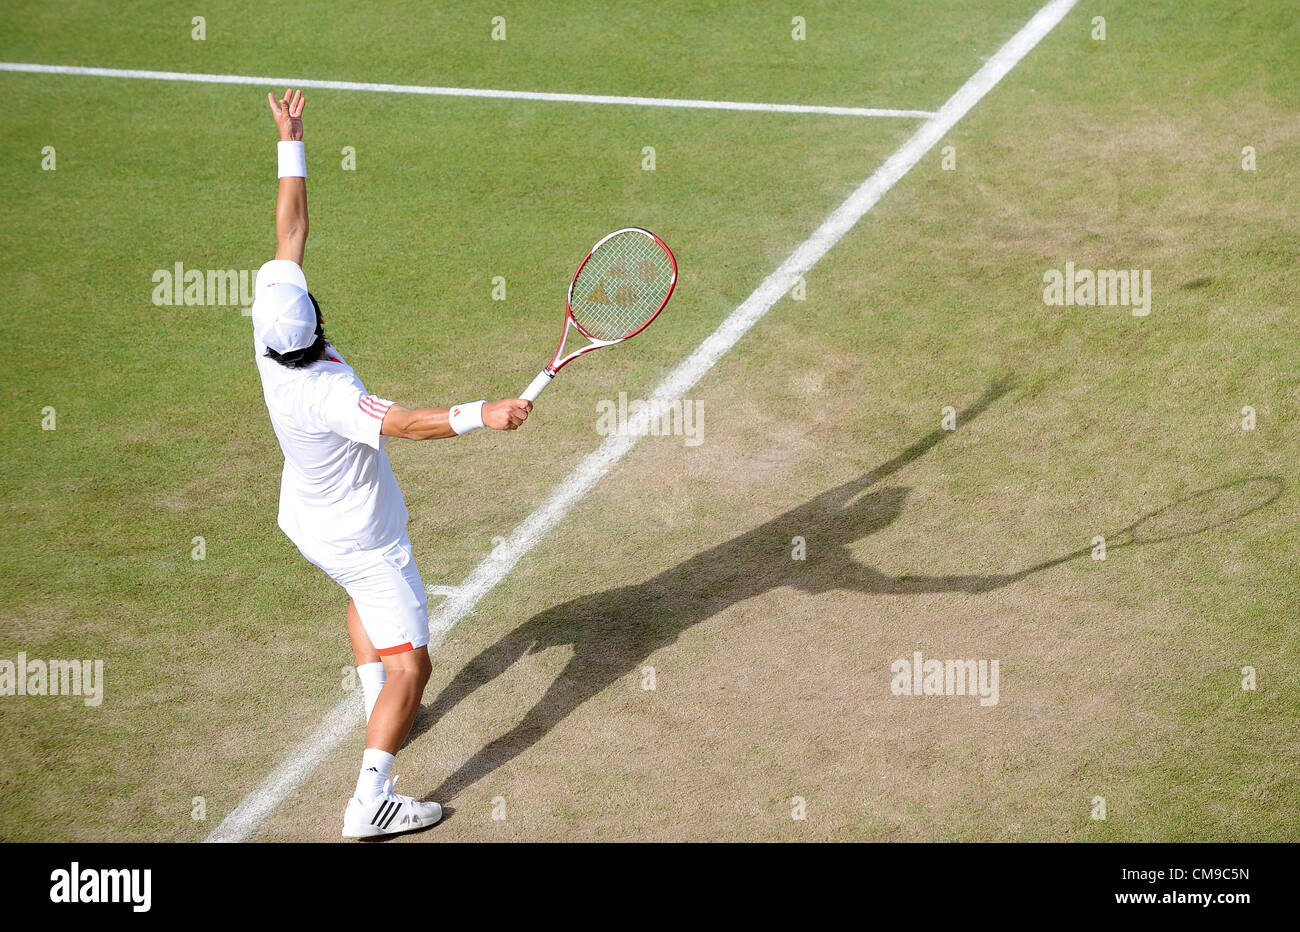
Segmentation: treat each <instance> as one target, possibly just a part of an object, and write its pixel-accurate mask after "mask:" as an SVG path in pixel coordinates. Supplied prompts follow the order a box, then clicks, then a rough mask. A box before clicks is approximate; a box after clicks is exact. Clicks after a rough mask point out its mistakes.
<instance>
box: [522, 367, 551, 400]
mask: <svg viewBox="0 0 1300 932" xmlns="http://www.w3.org/2000/svg"><path fill="white" fill-rule="evenodd" d="M553 378H555V376H554V374H552V373H550V372H547V371H546V370H545V369H543V370H542V371H541V372H539V373H537V378H535V379H533V381H532V384H531V385H529V386H528V387H527V388H525V389H524V393H523V394H522V395H520V396H519V397H520V398H522V399H523V400H524V401H536V400H537V396H538V395H540V394H541V393H542V391H543V390H544V389H545V388H546V386H548V385H550V384H551V379H553Z"/></svg>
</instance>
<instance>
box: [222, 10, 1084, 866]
mask: <svg viewBox="0 0 1300 932" xmlns="http://www.w3.org/2000/svg"><path fill="white" fill-rule="evenodd" d="M1076 2H1077V0H1051V2H1050V3H1048V4H1047V5H1046V6H1044V7H1043V8H1042V9H1041V10H1039V11H1038V12H1037V13H1036V14H1035V15H1034V17H1033V18H1032V19H1030V20H1029V22H1028V23H1026V24H1025V26H1024V28H1022V29H1021V30H1020V31H1019V32H1018V33H1016V34H1015V35H1014V36H1012V37H1011V39H1010V40H1008V42H1007V43H1006V45H1004V46H1002V48H1000V49H998V51H997V53H996V54H995V55H994V56H993V57H992V58H990V59H989V60H988V61H987V62H985V64H984V66H983V67H982V68H980V70H979V71H977V72H975V74H974V75H973V76H972V77H971V78H970V80H968V81H967V82H966V83H965V84H963V85H962V86H961V88H960V89H959V90H958V91H957V93H955V94H953V95H952V97H950V98H949V99H948V102H947V103H945V104H944V105H943V106H942V107H941V108H940V109H939V112H938V113H936V114H935V115H934V117H933V118H932V119H930V120H927V121H926V122H925V124H924V125H923V126H922V127H921V128H920V129H918V130H917V131H916V133H915V135H913V136H912V138H910V139H909V140H907V142H905V143H903V145H902V147H901V148H900V149H899V150H898V151H897V152H895V153H894V154H893V155H891V156H890V157H889V159H888V160H887V161H886V162H885V163H884V164H883V165H881V166H880V168H878V169H876V172H875V174H873V175H872V176H871V177H870V178H868V179H867V180H866V181H864V182H863V183H862V185H861V187H859V188H858V189H857V190H856V191H854V192H853V193H852V194H851V195H849V199H848V200H846V201H845V202H844V203H843V204H841V205H840V206H839V207H837V208H836V209H835V211H834V212H833V213H832V214H831V215H830V216H829V217H827V218H826V220H825V221H823V222H822V225H821V226H819V227H818V228H817V229H816V230H814V231H813V234H812V236H810V237H808V239H806V240H804V242H803V243H801V244H800V245H799V247H798V248H797V249H795V251H794V252H793V253H791V254H790V257H789V258H788V259H786V260H785V261H784V262H782V263H781V265H780V266H779V267H778V268H777V270H776V271H775V272H773V273H772V274H771V275H769V276H768V277H767V278H766V279H764V280H763V283H762V284H761V285H759V286H758V287H757V288H756V289H755V290H754V293H753V294H751V295H750V296H749V297H748V298H746V299H745V301H744V303H742V304H741V305H740V306H739V307H738V308H736V309H735V310H734V311H732V312H731V315H730V316H729V317H728V318H727V319H726V320H724V321H723V322H722V324H721V325H720V326H719V327H718V329H717V330H715V331H714V332H713V333H712V334H711V335H710V336H709V337H708V338H707V339H706V340H705V341H704V342H703V343H701V344H700V345H699V346H698V347H697V348H696V349H695V351H694V352H693V353H691V355H690V356H688V357H686V359H685V360H683V361H682V363H681V364H680V365H678V366H677V368H676V369H674V370H673V371H672V372H671V373H669V374H668V376H667V378H665V379H664V380H663V381H662V382H661V383H660V384H659V387H658V388H656V389H655V392H654V395H653V396H652V397H653V398H654V399H656V400H661V401H670V400H673V399H676V398H679V397H681V395H682V394H683V393H684V392H686V391H688V390H689V389H690V388H691V386H693V385H694V384H695V383H696V382H698V381H699V380H700V379H701V378H702V377H703V376H704V374H705V373H706V372H708V371H709V370H710V369H711V368H713V366H714V364H715V363H717V361H718V360H719V359H721V358H722V356H723V354H724V353H726V352H727V350H729V349H731V347H733V346H735V344H736V342H737V341H738V340H739V339H740V338H741V337H742V336H744V335H745V333H746V332H747V331H748V330H749V329H750V328H751V327H753V326H754V324H756V323H757V322H758V321H759V320H760V319H761V318H762V317H763V315H764V314H766V313H767V312H768V311H769V310H770V309H771V308H772V306H773V305H774V304H776V302H777V301H778V300H780V298H781V297H782V296H783V295H784V294H786V292H788V291H789V290H790V289H791V288H792V287H794V283H795V280H796V279H797V278H799V277H800V276H801V275H804V274H806V273H807V272H808V271H809V270H810V269H811V268H812V267H813V266H814V265H816V264H817V262H818V260H819V259H821V257H822V256H824V255H826V253H827V252H828V251H829V250H830V248H831V247H832V246H834V245H835V244H836V243H838V242H839V241H840V239H841V238H842V237H843V236H844V234H845V233H847V232H848V231H849V230H850V229H852V228H853V225H854V224H855V223H857V222H858V221H859V220H860V219H862V217H863V216H864V215H865V214H866V213H867V211H869V210H870V209H871V208H872V207H873V206H874V205H875V204H876V202H877V201H879V200H880V199H881V198H882V197H883V196H884V195H885V193H886V192H887V191H889V189H890V188H892V187H893V186H894V185H895V184H896V183H897V182H898V180H899V179H900V178H902V177H903V176H904V175H905V174H907V172H908V171H909V170H910V169H911V168H912V167H913V166H914V165H916V163H917V162H919V161H920V160H921V159H922V158H923V157H924V156H925V154H926V153H927V152H929V151H930V149H932V148H933V147H934V145H935V144H936V143H937V142H938V141H939V140H940V139H942V138H943V137H944V136H945V135H946V134H947V133H948V131H949V130H951V129H952V128H953V127H954V126H956V125H957V122H958V121H959V120H960V119H961V118H962V117H963V116H965V115H966V114H967V112H969V110H970V109H971V107H973V106H975V104H976V103H978V102H979V100H980V99H981V98H982V97H983V96H984V95H985V94H987V93H988V92H989V91H990V90H992V89H993V87H994V86H995V85H996V84H997V83H998V82H999V81H1000V80H1002V78H1003V77H1005V76H1006V74H1007V73H1008V72H1009V71H1011V69H1012V68H1014V67H1015V66H1016V64H1017V63H1019V61H1020V60H1021V59H1022V58H1024V57H1025V56H1026V55H1027V54H1029V52H1030V50H1031V49H1033V47H1034V46H1036V45H1037V44H1038V43H1039V41H1040V40H1041V39H1042V38H1043V36H1045V35H1047V34H1048V33H1049V32H1051V31H1052V28H1053V27H1054V26H1055V25H1056V24H1057V23H1059V22H1060V21H1061V19H1062V18H1063V17H1064V16H1065V14H1066V13H1068V12H1069V11H1070V9H1071V7H1073V6H1074V4H1075V3H1076ZM649 407H650V406H645V407H643V409H642V412H643V414H644V412H645V411H646V410H648V408H649ZM631 433H632V431H631V430H629V431H628V434H625V435H622V436H611V437H609V438H608V439H606V440H605V442H604V443H602V444H601V445H600V447H599V448H598V449H597V450H596V451H595V452H594V453H591V454H589V455H588V456H587V457H586V458H585V459H584V460H583V461H582V462H581V463H579V464H578V465H577V466H576V467H575V468H574V470H573V471H572V472H571V473H569V475H568V476H567V477H566V478H565V479H564V481H563V482H561V483H560V485H559V487H558V488H557V489H556V490H555V491H554V492H553V493H552V494H551V497H550V498H549V499H547V501H546V503H545V504H543V505H542V506H541V507H540V508H538V509H537V510H536V511H534V512H533V513H532V514H531V515H529V516H528V517H527V518H525V519H524V521H523V523H522V524H520V525H519V526H518V527H517V528H515V529H514V531H513V532H512V533H511V534H510V536H509V537H508V538H507V539H506V541H505V542H504V543H503V544H501V545H500V546H498V547H497V548H496V549H495V550H493V551H492V553H490V554H489V555H488V556H487V558H486V559H484V560H483V562H482V563H480V564H479V565H478V567H476V568H475V569H474V571H473V572H472V573H470V574H469V576H468V577H466V579H465V581H464V582H463V583H461V584H460V586H458V587H456V591H455V592H454V593H453V594H452V595H450V596H449V597H448V598H447V599H446V601H444V602H443V603H442V604H441V605H440V606H439V608H438V611H437V613H436V614H435V615H434V617H433V618H432V619H430V629H431V635H432V641H431V642H430V643H431V644H436V643H437V642H438V640H439V639H441V638H442V636H443V635H445V634H446V633H447V631H448V630H450V628H451V627H452V625H454V624H455V623H456V622H458V621H460V620H461V619H462V618H464V617H465V615H466V614H468V613H469V612H470V610H471V609H472V608H473V607H474V605H475V604H476V603H477V602H478V601H479V599H481V598H482V597H483V596H484V595H486V594H487V593H488V592H490V591H491V590H492V589H493V587H495V586H496V585H497V583H499V582H501V580H503V579H504V578H505V577H506V575H507V574H508V573H509V572H510V570H511V569H513V568H514V566H515V564H516V563H518V562H519V561H520V559H521V558H522V557H523V556H524V554H526V553H528V551H529V550H531V549H533V547H535V546H536V545H537V543H538V542H539V541H540V540H541V539H542V537H544V536H545V535H546V533H547V532H548V531H550V530H551V528H553V527H555V525H556V524H558V523H559V522H560V521H561V519H563V518H564V516H565V515H566V514H567V513H568V512H569V509H571V508H572V507H573V506H574V504H576V503H577V502H578V501H579V500H580V499H581V498H582V496H583V495H585V494H586V493H587V492H588V491H590V489H591V488H592V486H594V485H595V484H596V483H597V482H599V481H600V479H601V477H603V476H604V475H605V474H606V473H607V472H609V471H610V469H611V468H613V466H614V464H616V463H617V462H618V461H619V460H621V459H622V458H623V457H624V456H626V455H627V452H628V451H629V450H630V449H632V446H633V445H634V444H635V443H636V439H637V438H636V437H635V436H629V435H630V434H631ZM360 716H361V703H360V700H358V698H357V697H356V696H355V695H349V696H348V697H347V698H345V699H344V700H342V701H341V702H340V703H339V704H338V705H337V706H336V707H335V708H334V709H332V710H331V711H330V712H329V713H328V714H327V715H326V717H325V721H324V722H322V723H321V726H320V727H319V728H317V729H316V732H315V734H313V735H312V736H311V737H310V738H308V739H307V740H306V741H305V742H303V743H302V744H300V745H299V746H298V747H296V748H294V749H293V750H292V751H291V752H290V753H289V756H288V758H286V759H285V761H284V763H282V764H281V765H280V766H279V767H277V768H276V769H275V770H274V771H272V772H271V774H270V776H268V777H267V778H266V779H265V780H264V781H263V782H262V784H261V785H260V786H259V787H257V789H255V790H253V792H251V793H249V794H248V796H247V797H245V799H244V801H243V802H241V803H240V804H239V805H238V806H237V807H236V808H235V810H234V811H233V812H231V813H230V815H228V816H226V818H225V819H224V820H223V821H222V823H221V824H220V825H218V826H217V827H216V828H215V829H214V830H213V831H212V834H210V835H209V836H208V838H207V840H208V841H243V840H244V839H246V838H248V836H249V835H251V834H252V833H253V832H254V831H256V830H257V828H258V826H260V825H261V824H262V821H263V820H264V819H265V818H266V817H267V816H268V815H270V813H271V812H272V810H274V809H275V807H276V806H277V805H278V804H279V803H280V801H281V800H283V799H284V798H285V797H287V796H288V795H289V794H290V793H292V792H293V791H294V790H295V789H296V788H297V787H298V785H299V784H300V783H301V782H302V781H303V780H304V779H305V778H306V777H307V775H308V774H309V773H310V772H311V770H312V769H313V768H314V767H315V766H316V764H317V763H318V762H319V761H320V760H321V758H322V757H324V755H325V754H326V752H328V751H329V750H331V749H332V748H333V747H334V746H335V745H336V744H338V743H339V742H340V741H341V740H342V739H343V738H344V737H345V736H346V735H347V734H348V733H349V732H350V731H351V730H352V728H353V727H355V725H356V723H357V719H358V718H360Z"/></svg>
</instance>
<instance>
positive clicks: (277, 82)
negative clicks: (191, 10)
mask: <svg viewBox="0 0 1300 932" xmlns="http://www.w3.org/2000/svg"><path fill="white" fill-rule="evenodd" d="M0 71H21V72H30V73H32V74H68V75H79V76H81V77H88V78H136V79H140V80H147V81H189V82H192V83H195V84H250V85H254V86H257V87H268V86H269V87H303V88H317V89H320V90H325V91H372V92H375V93H379V94H425V95H429V96H433V97H493V98H497V99H500V100H545V101H553V102H557V103H571V104H622V105H625V106H631V107H677V108H681V109H685V110H759V111H762V112H764V113H820V114H823V115H828V116H855V117H910V118H912V119H918V120H926V119H929V118H930V117H933V116H934V114H933V113H931V112H930V111H928V110H888V109H884V108H880V107H818V106H814V105H811V104H762V103H748V102H745V101H737V100H678V99H675V98H671V97H614V96H610V95H607V94H553V93H549V92H546V91H497V90H491V89H489V88H481V87H424V86H422V85H418V84H368V83H364V82H358V81H318V80H315V79H312V78H255V77H249V76H247V75H241V74H194V73H191V72H187V71H137V70H134V69H123V68H81V67H78V66H75V65H34V64H27V63H25V62H13V61H6V62H0Z"/></svg>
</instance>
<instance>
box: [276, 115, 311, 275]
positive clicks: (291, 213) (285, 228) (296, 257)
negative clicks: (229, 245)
mask: <svg viewBox="0 0 1300 932" xmlns="http://www.w3.org/2000/svg"><path fill="white" fill-rule="evenodd" d="M266 99H267V102H268V103H269V104H270V105H271V114H272V115H273V116H274V117H275V125H276V127H277V128H278V129H279V130H280V193H279V195H278V196H277V197H276V200H275V239H276V248H275V257H276V258H277V259H289V260H291V261H293V262H296V263H298V265H302V253H303V248H304V247H305V246H306V245H307V177H306V176H307V168H306V162H305V160H304V158H303V156H302V108H303V105H304V104H305V103H306V100H304V99H303V96H302V91H301V90H298V91H294V90H291V89H286V90H285V92H284V97H282V98H281V99H279V100H276V99H275V94H274V93H273V92H270V91H268V92H267V95H266ZM287 144H289V145H287ZM299 171H300V172H301V176H299V175H297V174H293V173H296V172H299ZM286 172H289V173H290V174H286Z"/></svg>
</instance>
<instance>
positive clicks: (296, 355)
mask: <svg viewBox="0 0 1300 932" xmlns="http://www.w3.org/2000/svg"><path fill="white" fill-rule="evenodd" d="M307 297H309V298H311V306H312V307H313V308H315V309H316V340H315V342H313V343H312V345H311V346H308V347H304V348H303V349H298V350H290V351H289V352H287V353H277V352H276V351H275V350H273V349H271V347H269V346H268V347H267V348H266V355H267V357H268V358H270V359H274V360H275V361H276V362H278V363H279V364H280V365H282V366H287V367H288V368H290V369H306V368H307V367H308V366H310V365H311V364H312V363H314V362H320V361H321V360H322V359H324V358H325V347H326V346H328V345H329V340H327V339H326V338H325V320H324V319H323V318H322V317H321V314H320V305H319V304H317V303H316V298H315V296H314V295H313V294H312V293H311V292H310V291H309V292H307Z"/></svg>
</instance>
